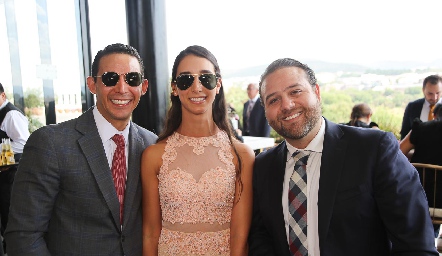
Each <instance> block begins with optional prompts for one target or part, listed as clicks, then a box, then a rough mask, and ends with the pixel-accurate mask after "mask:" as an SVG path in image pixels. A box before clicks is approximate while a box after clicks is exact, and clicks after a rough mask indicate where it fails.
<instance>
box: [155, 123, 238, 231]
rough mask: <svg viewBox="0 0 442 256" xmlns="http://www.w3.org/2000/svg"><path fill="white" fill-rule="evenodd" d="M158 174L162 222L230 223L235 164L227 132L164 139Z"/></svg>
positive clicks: (175, 136)
mask: <svg viewBox="0 0 442 256" xmlns="http://www.w3.org/2000/svg"><path fill="white" fill-rule="evenodd" d="M162 159H163V164H162V166H161V168H160V172H159V175H158V179H159V193H160V203H161V212H162V218H163V221H168V222H170V223H172V224H173V223H192V224H197V223H211V224H213V223H219V224H225V223H228V222H230V218H231V211H232V207H233V201H234V193H235V166H234V164H233V155H232V151H231V146H230V144H229V139H228V137H227V134H226V133H225V132H223V131H220V132H218V133H217V134H216V135H213V136H210V137H201V138H195V137H187V136H184V135H181V134H179V133H176V132H175V133H174V134H173V135H171V136H170V137H169V138H168V139H167V142H166V147H165V152H164V154H163V157H162Z"/></svg>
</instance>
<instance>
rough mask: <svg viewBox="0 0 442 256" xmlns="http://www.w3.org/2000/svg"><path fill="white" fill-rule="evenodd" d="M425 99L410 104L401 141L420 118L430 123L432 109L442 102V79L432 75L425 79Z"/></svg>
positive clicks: (403, 122)
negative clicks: (414, 121)
mask: <svg viewBox="0 0 442 256" xmlns="http://www.w3.org/2000/svg"><path fill="white" fill-rule="evenodd" d="M422 92H423V93H424V98H422V99H418V100H415V101H412V102H410V103H408V105H407V107H406V108H405V112H404V118H403V119H402V127H401V140H402V139H404V138H405V136H406V135H407V134H408V132H410V130H411V126H412V125H413V120H414V119H416V118H419V119H420V120H421V121H423V122H426V121H428V117H429V116H430V115H431V109H432V107H433V106H434V105H435V104H436V103H437V102H439V101H440V97H441V95H442V94H441V93H442V77H441V76H439V75H430V76H427V77H426V78H425V79H424V82H423V85H422Z"/></svg>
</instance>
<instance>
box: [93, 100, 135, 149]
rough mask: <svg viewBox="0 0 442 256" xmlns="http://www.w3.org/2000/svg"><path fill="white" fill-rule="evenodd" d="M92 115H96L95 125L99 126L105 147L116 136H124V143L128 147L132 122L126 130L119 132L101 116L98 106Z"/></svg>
mask: <svg viewBox="0 0 442 256" xmlns="http://www.w3.org/2000/svg"><path fill="white" fill-rule="evenodd" d="M92 113H93V114H94V119H95V123H96V124H97V129H98V133H99V134H100V137H101V140H102V142H103V145H104V143H105V142H107V141H108V140H110V139H112V137H113V136H114V135H115V134H122V135H123V136H124V142H125V143H126V145H127V142H128V138H129V128H130V122H129V123H128V125H126V127H125V128H124V130H122V131H119V130H117V128H115V127H114V126H113V125H112V124H111V123H109V122H108V121H107V120H106V119H105V118H104V117H103V116H102V115H101V113H100V111H98V109H97V106H95V107H94V109H93V110H92Z"/></svg>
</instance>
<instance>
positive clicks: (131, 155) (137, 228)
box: [5, 44, 157, 256]
mask: <svg viewBox="0 0 442 256" xmlns="http://www.w3.org/2000/svg"><path fill="white" fill-rule="evenodd" d="M91 73H92V74H91V76H90V77H88V78H87V85H88V88H89V90H90V91H91V93H93V94H95V95H96V105H95V106H94V107H92V108H90V109H89V110H87V111H86V112H84V113H83V114H82V115H81V116H79V117H78V118H75V119H72V120H69V121H66V122H63V123H60V124H56V125H48V126H44V127H42V128H40V129H38V130H36V131H35V132H33V133H32V134H31V136H30V137H29V139H28V142H27V143H26V145H25V147H24V150H23V156H22V158H21V160H20V164H19V168H18V171H17V175H16V179H15V182H14V186H13V189H12V197H11V208H10V218H9V223H8V227H7V229H6V233H5V237H6V242H7V244H8V256H15V255H17V256H22V255H28V256H29V255H131V256H132V255H138V256H140V255H142V217H141V181H140V159H141V154H142V152H143V150H144V149H145V148H146V147H147V146H149V145H151V144H153V143H155V140H156V138H157V136H156V135H155V134H153V133H152V132H149V131H147V130H146V129H144V128H142V127H140V126H138V125H136V124H135V123H133V122H132V121H131V120H130V118H131V115H132V112H133V110H134V109H135V107H136V106H137V105H138V102H139V101H140V97H141V96H142V95H144V94H145V93H146V90H147V87H148V81H147V80H146V79H144V65H143V61H142V59H141V57H140V55H139V54H138V52H137V50H136V49H134V48H133V47H131V46H128V45H124V44H112V45H108V46H106V47H105V48H104V49H103V50H100V51H99V52H98V53H97V55H96V56H95V59H94V61H93V63H92V72H91Z"/></svg>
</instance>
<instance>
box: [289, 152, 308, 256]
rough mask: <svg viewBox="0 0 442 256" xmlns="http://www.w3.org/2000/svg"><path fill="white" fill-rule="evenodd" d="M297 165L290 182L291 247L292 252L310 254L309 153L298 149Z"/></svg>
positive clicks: (302, 255)
mask: <svg viewBox="0 0 442 256" xmlns="http://www.w3.org/2000/svg"><path fill="white" fill-rule="evenodd" d="M292 157H293V158H294V160H295V167H294V171H293V174H292V176H291V178H290V182H289V196H288V199H289V202H288V203H289V212H290V216H289V248H290V254H291V255H296V256H304V255H308V248H307V172H306V170H305V166H306V165H307V159H308V157H309V153H304V152H301V151H296V152H295V153H293V155H292Z"/></svg>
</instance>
